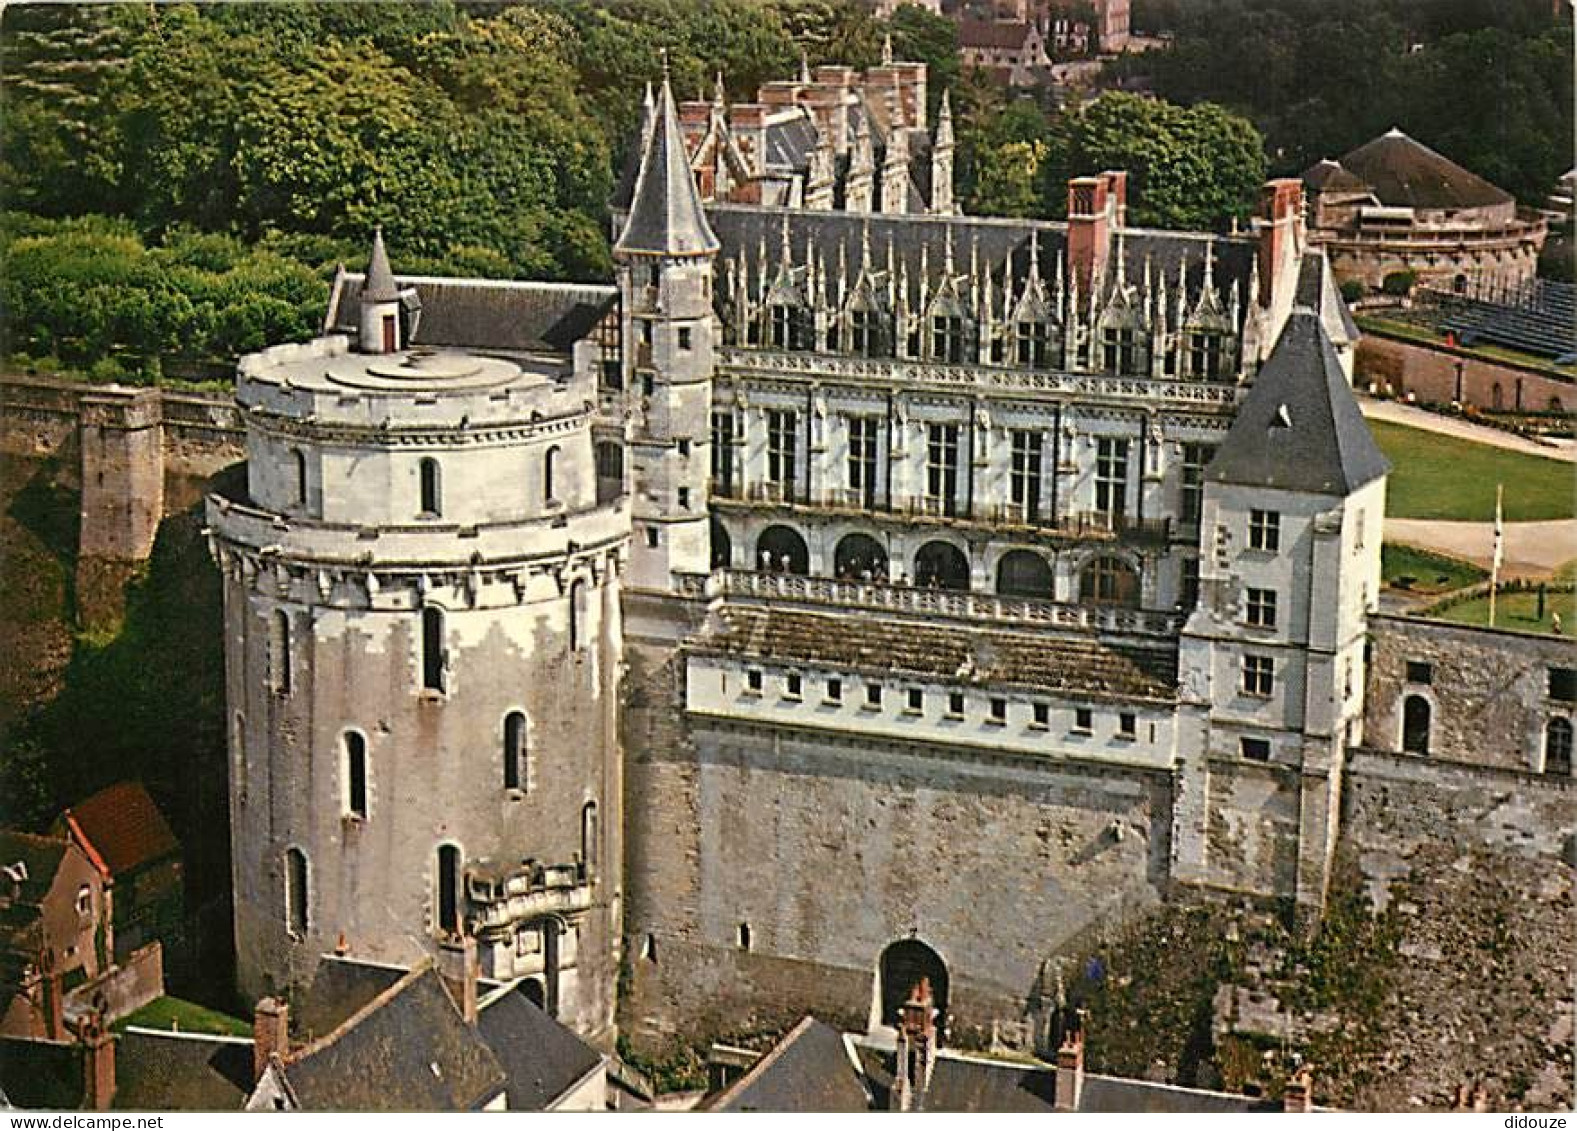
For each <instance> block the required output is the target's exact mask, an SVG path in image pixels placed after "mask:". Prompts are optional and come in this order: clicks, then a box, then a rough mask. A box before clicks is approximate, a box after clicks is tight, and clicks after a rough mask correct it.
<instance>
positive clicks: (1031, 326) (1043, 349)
mask: <svg viewBox="0 0 1577 1131" xmlns="http://www.w3.org/2000/svg"><path fill="white" fill-rule="evenodd" d="M1014 343H1015V350H1014V360H1015V361H1017V362H1018V364H1020V365H1026V366H1030V367H1031V368H1034V369H1044V368H1046V359H1047V356H1048V355H1049V353H1050V346H1051V328H1050V327H1049V326H1047V325H1046V323H1044V322H1033V321H1032V322H1020V323H1019V324H1018V326H1017V327H1016V329H1015V333H1014Z"/></svg>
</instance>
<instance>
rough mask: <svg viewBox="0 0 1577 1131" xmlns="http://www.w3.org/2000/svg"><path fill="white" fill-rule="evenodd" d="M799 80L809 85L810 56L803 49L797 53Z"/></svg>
mask: <svg viewBox="0 0 1577 1131" xmlns="http://www.w3.org/2000/svg"><path fill="white" fill-rule="evenodd" d="M799 81H800V82H801V83H803V84H804V85H805V86H809V85H810V56H809V55H807V54H806V53H805V52H803V51H801V52H800V53H799Z"/></svg>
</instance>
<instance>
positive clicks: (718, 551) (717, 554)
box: [711, 514, 734, 569]
mask: <svg viewBox="0 0 1577 1131" xmlns="http://www.w3.org/2000/svg"><path fill="white" fill-rule="evenodd" d="M711 533H712V568H713V569H727V568H728V567H729V566H730V565H732V564H733V559H734V543H733V540H732V539H731V538H729V536H728V530H727V528H725V527H724V526H723V524H722V522H721V521H720V520H719V519H718V517H717V516H716V515H715V514H714V515H713V516H712V522H711Z"/></svg>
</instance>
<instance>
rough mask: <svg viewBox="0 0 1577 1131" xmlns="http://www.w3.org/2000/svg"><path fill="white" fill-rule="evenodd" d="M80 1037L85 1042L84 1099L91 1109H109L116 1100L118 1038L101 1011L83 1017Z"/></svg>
mask: <svg viewBox="0 0 1577 1131" xmlns="http://www.w3.org/2000/svg"><path fill="white" fill-rule="evenodd" d="M77 1038H78V1039H79V1040H80V1041H81V1042H82V1102H83V1103H84V1104H85V1105H86V1106H87V1109H88V1110H89V1111H108V1110H109V1109H110V1104H111V1102H113V1101H114V1099H115V1038H114V1037H113V1036H111V1035H110V1033H109V1032H108V1031H107V1030H106V1029H105V1028H104V1019H103V1017H102V1015H100V1014H98V1013H90V1014H88V1015H87V1016H86V1017H84V1018H83V1019H82V1020H81V1022H80V1023H79V1024H78V1025H77Z"/></svg>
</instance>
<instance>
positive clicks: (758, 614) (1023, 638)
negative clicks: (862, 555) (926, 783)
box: [695, 605, 1177, 699]
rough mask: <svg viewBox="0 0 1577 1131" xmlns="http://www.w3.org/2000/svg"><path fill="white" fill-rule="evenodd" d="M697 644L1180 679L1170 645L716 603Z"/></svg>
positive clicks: (1032, 673) (943, 667) (916, 671)
mask: <svg viewBox="0 0 1577 1131" xmlns="http://www.w3.org/2000/svg"><path fill="white" fill-rule="evenodd" d="M695 647H696V648H697V650H701V651H716V652H721V653H724V654H727V655H736V656H746V657H753V658H760V659H763V660H777V661H800V662H804V663H818V664H826V665H830V666H836V667H843V668H847V669H853V670H861V671H878V672H887V671H891V672H895V673H903V674H906V675H912V676H931V677H935V678H940V679H944V680H951V679H960V678H962V679H968V680H970V681H971V682H975V683H981V684H1011V685H1017V686H1021V687H1033V688H1037V689H1042V690H1048V691H1066V692H1076V693H1079V694H1089V695H1111V696H1121V697H1124V698H1143V699H1170V698H1171V697H1172V696H1173V694H1174V689H1175V687H1176V681H1177V653H1176V651H1175V650H1173V649H1170V648H1139V647H1130V646H1126V645H1119V644H1109V643H1106V642H1103V641H1100V640H1097V639H1095V638H1094V637H1073V636H1053V635H1050V634H1046V633H1034V632H1022V633H1020V632H1000V631H987V630H975V631H960V630H959V629H956V628H943V627H940V626H937V625H933V624H927V623H922V622H916V621H897V620H881V619H876V618H875V617H870V616H865V617H859V618H854V617H846V616H829V615H824V614H819V613H807V612H798V611H793V610H788V609H762V608H754V607H747V606H741V605H724V606H722V607H720V608H719V609H718V610H716V612H715V614H714V616H713V617H712V619H711V622H710V623H709V625H708V627H707V629H706V631H705V632H704V633H703V634H702V636H701V637H700V639H699V640H698V642H697V643H696V645H695Z"/></svg>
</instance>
